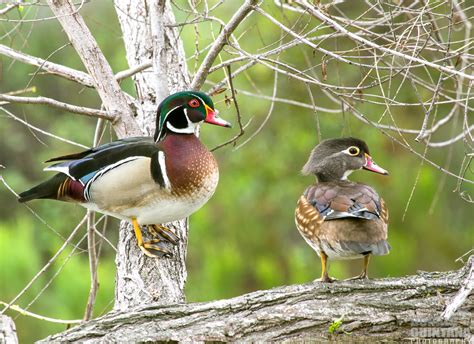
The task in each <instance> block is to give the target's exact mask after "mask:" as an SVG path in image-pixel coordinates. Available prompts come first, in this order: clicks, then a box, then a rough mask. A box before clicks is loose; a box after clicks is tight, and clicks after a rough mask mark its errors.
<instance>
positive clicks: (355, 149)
mask: <svg viewBox="0 0 474 344" xmlns="http://www.w3.org/2000/svg"><path fill="white" fill-rule="evenodd" d="M347 153H349V155H352V156H356V155H359V153H360V149H359V147H356V146H351V147H349V148H348V149H347Z"/></svg>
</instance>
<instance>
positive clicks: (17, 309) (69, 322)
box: [0, 301, 82, 325]
mask: <svg viewBox="0 0 474 344" xmlns="http://www.w3.org/2000/svg"><path fill="white" fill-rule="evenodd" d="M0 305H3V306H8V303H6V302H3V301H0ZM9 308H10V309H11V310H13V311H15V312H18V313H20V314H21V315H25V316H28V317H31V318H35V319H39V320H43V321H47V322H51V323H56V324H66V325H73V324H80V323H81V322H82V320H63V319H55V318H50V317H45V316H44V315H39V314H36V313H32V312H30V311H27V310H25V309H23V308H21V307H20V306H17V305H11V306H9Z"/></svg>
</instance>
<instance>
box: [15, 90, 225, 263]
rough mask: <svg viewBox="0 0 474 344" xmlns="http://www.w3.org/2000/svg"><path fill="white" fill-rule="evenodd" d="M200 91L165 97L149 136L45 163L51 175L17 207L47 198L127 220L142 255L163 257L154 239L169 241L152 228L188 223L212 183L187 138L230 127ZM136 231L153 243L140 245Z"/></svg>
mask: <svg viewBox="0 0 474 344" xmlns="http://www.w3.org/2000/svg"><path fill="white" fill-rule="evenodd" d="M217 113H218V112H217V111H216V110H215V109H214V104H213V102H212V100H211V98H209V97H208V96H207V95H206V94H204V93H202V92H193V91H184V92H179V93H175V94H172V95H170V96H169V97H167V98H166V99H165V100H163V102H162V103H161V104H160V106H159V107H158V114H157V118H156V131H155V135H154V139H153V138H151V137H131V138H125V139H121V140H117V141H114V142H111V143H107V144H104V145H101V146H98V147H94V148H91V149H89V150H87V151H84V152H80V153H76V154H71V155H65V156H61V157H57V158H53V159H50V160H48V161H46V162H56V161H64V162H60V163H56V164H54V165H52V166H49V167H47V168H45V171H56V172H59V173H57V174H56V175H55V176H53V177H52V178H51V179H49V180H47V181H45V182H43V183H41V184H39V185H37V186H35V187H33V188H32V189H30V190H28V191H25V192H23V193H21V194H20V198H19V201H20V202H27V201H30V200H32V199H38V198H49V199H54V200H59V201H65V202H75V203H78V204H80V205H82V206H84V207H86V208H88V209H91V210H94V211H98V212H101V213H104V214H107V215H111V216H114V217H117V218H119V219H122V220H128V221H131V222H132V224H133V228H134V232H135V236H136V239H137V242H138V245H139V247H140V249H141V250H142V251H143V253H145V254H146V255H147V256H150V257H158V256H161V255H163V254H164V255H171V253H170V252H169V251H167V250H166V249H165V248H163V247H162V246H161V245H160V244H159V242H160V241H161V240H160V236H159V235H157V234H160V235H161V237H164V238H165V239H167V240H168V241H169V242H171V243H173V244H176V242H177V239H178V238H177V236H176V235H175V234H174V233H173V232H172V231H171V230H169V229H167V228H166V227H163V226H160V225H157V224H161V223H165V222H171V221H175V220H179V219H183V218H185V217H188V216H189V215H191V214H192V213H194V212H195V211H196V210H198V209H199V208H201V207H202V206H203V205H204V204H205V203H206V202H207V201H208V200H209V198H210V197H211V196H212V194H213V193H214V191H215V189H216V186H217V182H218V179H219V170H218V167H217V163H216V160H215V159H214V157H213V155H212V153H211V152H209V150H208V149H207V148H206V147H205V146H204V145H203V144H202V143H201V141H199V139H198V138H197V137H196V135H195V132H196V128H197V126H198V125H199V124H200V123H202V122H205V123H210V124H215V125H219V126H223V127H230V124H229V123H227V122H226V121H224V120H223V119H221V118H219V117H218V116H217ZM140 225H149V231H150V233H151V234H154V236H155V239H152V240H150V241H144V240H143V237H142V232H141V230H140Z"/></svg>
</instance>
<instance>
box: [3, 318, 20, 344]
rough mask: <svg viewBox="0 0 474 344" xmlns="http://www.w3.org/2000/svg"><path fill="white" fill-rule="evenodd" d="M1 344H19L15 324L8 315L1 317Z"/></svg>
mask: <svg viewBox="0 0 474 344" xmlns="http://www.w3.org/2000/svg"><path fill="white" fill-rule="evenodd" d="M0 344H18V338H17V336H16V328H15V323H14V322H13V320H12V319H11V318H10V317H7V316H6V315H0Z"/></svg>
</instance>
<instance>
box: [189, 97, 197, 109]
mask: <svg viewBox="0 0 474 344" xmlns="http://www.w3.org/2000/svg"><path fill="white" fill-rule="evenodd" d="M188 105H189V106H190V107H192V108H197V107H198V106H199V100H197V99H191V100H190V101H189V102H188Z"/></svg>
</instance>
